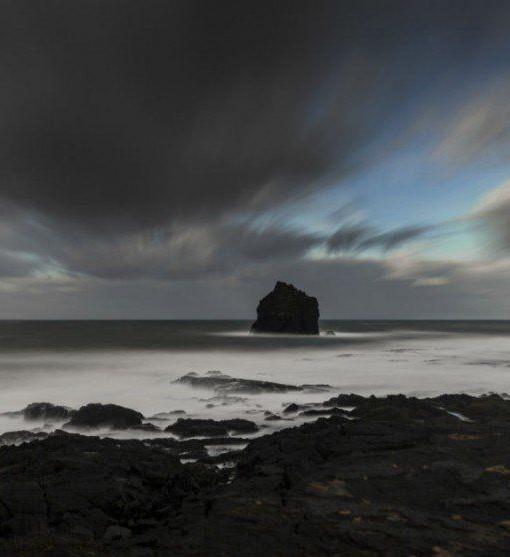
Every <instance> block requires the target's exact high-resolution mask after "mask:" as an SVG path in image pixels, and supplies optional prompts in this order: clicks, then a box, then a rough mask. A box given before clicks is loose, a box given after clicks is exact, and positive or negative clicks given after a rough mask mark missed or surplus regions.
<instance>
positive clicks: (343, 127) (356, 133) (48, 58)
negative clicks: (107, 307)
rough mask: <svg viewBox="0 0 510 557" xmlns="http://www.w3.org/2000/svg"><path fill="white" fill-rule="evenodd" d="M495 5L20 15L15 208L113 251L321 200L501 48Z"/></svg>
mask: <svg viewBox="0 0 510 557" xmlns="http://www.w3.org/2000/svg"><path fill="white" fill-rule="evenodd" d="M489 4H491V6H490V7H491V8H492V9H489V7H488V6H487V5H486V4H485V5H484V6H482V5H481V3H479V2H453V3H448V5H445V3H444V2H431V3H430V2H426V3H425V2H391V1H390V2H378V1H375V0H374V1H367V0H365V1H357V2H347V1H346V2H337V1H320V0H319V1H314V2H312V1H303V0H299V1H297V0H292V1H280V2H276V3H274V2H264V1H258V2H251V1H247V2H233V1H218V2H210V1H196V0H189V1H186V2H177V1H166V0H165V1H157V0H145V1H143V2H140V1H138V0H136V1H135V0H133V1H131V0H124V1H119V2H117V1H113V0H86V1H83V0H73V1H67V0H49V1H47V2H43V3H41V2H37V1H34V0H11V1H8V0H6V1H4V2H2V3H1V4H0V37H1V38H0V73H1V75H2V91H1V92H0V122H1V126H2V136H1V139H0V162H1V165H0V183H1V186H0V196H1V197H2V198H3V199H4V200H8V201H10V202H13V203H15V204H16V205H18V206H20V207H23V208H26V209H27V210H30V211H35V213H36V214H38V215H39V216H40V217H41V218H45V219H47V222H48V223H49V224H50V225H52V226H55V227H57V226H59V227H60V226H64V225H65V226H67V227H69V226H71V227H72V228H82V229H85V230H88V231H91V230H93V231H94V232H95V233H101V231H104V230H108V231H109V232H111V230H112V229H113V230H132V229H138V230H140V229H147V228H150V227H152V226H155V225H162V224H167V223H168V222H173V221H176V220H179V219H186V222H187V221H188V220H189V219H190V218H194V219H202V220H203V219H205V218H207V219H209V218H213V217H215V216H217V215H219V214H224V213H225V212H226V211H232V210H235V209H237V210H241V209H242V210H244V211H252V210H254V209H255V208H260V207H267V206H268V205H270V204H274V203H275V202H279V201H284V200H286V199H288V198H289V197H291V196H295V195H298V194H300V193H302V192H304V191H310V188H317V187H318V184H320V183H326V182H327V181H328V180H329V179H330V178H331V176H332V175H338V173H340V175H341V174H342V173H345V172H349V171H351V170H353V169H354V168H356V166H357V165H359V164H360V162H361V155H360V149H361V148H366V147H367V144H369V143H370V141H372V140H373V139H374V138H375V137H376V136H377V134H378V133H379V132H380V131H381V129H383V128H384V126H385V125H386V123H387V122H388V120H389V119H390V116H391V115H392V113H393V112H394V111H395V110H397V109H399V108H400V107H401V105H402V102H403V101H405V99H406V96H407V95H409V94H411V93H412V92H413V90H414V88H416V86H417V77H418V76H421V77H420V79H422V78H424V79H426V80H428V79H430V78H431V77H432V76H437V70H438V68H437V64H438V62H439V61H440V62H441V64H444V65H445V66H447V65H448V63H452V64H453V63H454V62H455V63H458V64H460V63H461V62H463V61H464V62H465V60H467V59H469V54H470V52H471V51H472V50H475V49H477V48H479V47H480V44H481V43H484V41H485V40H486V38H487V37H488V36H493V37H496V39H497V37H498V33H497V31H498V29H499V28H500V27H501V25H502V23H501V22H502V21H503V20H504V17H503V16H504V15H505V14H502V13H501V12H502V10H501V7H502V6H504V4H501V3H500V4H498V3H489ZM445 44H447V46H448V48H446V47H445ZM435 57H437V60H435ZM423 60H429V63H428V64H421V65H420V61H423ZM430 60H435V61H433V63H430ZM460 65H461V64H460Z"/></svg>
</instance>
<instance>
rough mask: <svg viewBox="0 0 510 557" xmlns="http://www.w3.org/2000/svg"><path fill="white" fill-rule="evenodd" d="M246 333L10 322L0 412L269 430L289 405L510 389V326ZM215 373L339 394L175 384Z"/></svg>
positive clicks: (346, 325) (1, 358) (222, 327)
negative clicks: (338, 397)
mask: <svg viewBox="0 0 510 557" xmlns="http://www.w3.org/2000/svg"><path fill="white" fill-rule="evenodd" d="M248 328H249V323H248V322H241V321H237V322H222V321H203V322H196V321H193V322H166V321H162V322H140V321H138V322H16V323H13V322H2V323H0V412H6V411H14V410H19V409H21V408H23V407H24V406H26V405H27V404H29V403H30V402H35V401H46V402H53V403H56V404H64V405H68V406H71V407H79V406H80V405H82V404H85V403H87V402H103V403H107V402H113V403H116V404H121V405H124V406H128V407H130V408H134V409H136V410H139V411H141V412H142V413H143V414H144V415H145V416H152V415H153V414H156V413H159V412H171V411H173V410H180V409H182V410H185V411H186V413H187V415H188V417H201V418H205V417H208V418H216V419H220V418H233V417H244V418H247V419H251V420H253V421H256V422H258V423H260V424H263V425H264V426H266V427H267V428H268V429H265V431H270V430H272V429H279V428H282V427H288V426H289V425H295V424H296V423H299V421H302V420H298V421H297V422H296V421H294V422H287V421H285V422H266V421H264V414H263V413H264V411H265V410H270V411H272V412H281V410H282V408H283V407H284V406H285V405H287V404H289V403H291V402H298V403H299V402H319V401H323V400H325V399H326V398H329V396H333V395H335V394H337V393H339V392H349V393H350V392H354V393H359V394H363V395H368V394H387V393H396V392H399V393H405V394H412V395H417V396H427V395H435V394H441V393H444V392H467V393H471V394H482V393H486V392H490V391H494V392H505V391H510V350H509V349H510V324H509V323H508V322H435V324H434V322H366V321H364V322H326V323H323V325H322V329H323V330H324V331H325V330H333V331H334V332H335V336H330V335H322V336H320V337H296V336H292V335H286V336H283V337H281V336H274V335H251V334H249V333H248ZM208 370H220V371H222V372H225V373H228V374H230V375H233V376H236V377H243V378H251V379H262V380H268V381H277V382H281V383H289V384H305V383H306V384H310V383H327V384H330V385H331V386H332V390H331V394H328V393H306V392H305V393H294V392H293V393H287V394H263V395H240V396H231V397H226V398H224V397H217V396H215V393H214V392H212V391H206V390H201V389H200V390H199V389H192V388H190V387H188V386H186V385H179V384H175V383H173V381H175V380H176V379H177V378H178V377H180V376H182V375H184V374H186V373H189V372H197V373H205V372H207V371H208ZM211 404H212V405H213V406H212V407H211V406H210V405H211ZM208 405H209V407H207V406H208ZM177 418H178V416H168V420H167V421H166V422H165V421H164V422H161V421H158V422H155V423H157V424H158V425H162V426H164V425H167V424H168V423H172V422H173V421H175V420H176V419H177ZM57 425H58V424H57ZM38 426H39V427H42V426H43V424H37V423H33V422H24V421H23V419H22V418H9V417H5V416H0V432H3V431H12V430H15V429H23V428H24V429H27V428H30V429H32V428H34V427H38ZM54 427H55V424H52V425H48V427H47V428H46V429H52V428H54ZM115 435H117V436H124V437H125V436H133V435H137V436H139V437H148V436H150V435H148V434H147V433H146V432H143V433H142V432H138V433H136V434H134V433H132V432H129V433H128V432H123V433H116V434H115ZM155 435H161V434H155ZM165 435H166V434H165Z"/></svg>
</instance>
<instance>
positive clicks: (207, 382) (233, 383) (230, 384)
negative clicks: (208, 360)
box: [176, 373, 312, 394]
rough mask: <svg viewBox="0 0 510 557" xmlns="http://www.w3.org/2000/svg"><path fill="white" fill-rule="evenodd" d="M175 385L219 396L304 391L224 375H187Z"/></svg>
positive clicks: (299, 388)
mask: <svg viewBox="0 0 510 557" xmlns="http://www.w3.org/2000/svg"><path fill="white" fill-rule="evenodd" d="M176 383H184V384H186V385H190V386H191V387H199V388H202V389H211V390H213V391H216V392H217V393H219V394H230V393H244V394H258V393H288V392H291V391H302V390H304V386H296V385H285V384H284V383H274V382H272V381H258V380H256V379H239V378H237V377H231V376H230V375H226V374H221V375H203V376H199V375H197V374H196V373H188V374H187V375H183V376H182V377H180V378H179V379H177V380H176ZM310 387H312V386H310Z"/></svg>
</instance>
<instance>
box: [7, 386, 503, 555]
mask: <svg viewBox="0 0 510 557" xmlns="http://www.w3.org/2000/svg"><path fill="white" fill-rule="evenodd" d="M91 407H92V408H91ZM27 408H28V409H29V410H27V409H25V410H24V412H27V413H28V416H29V418H28V419H30V415H34V414H35V415H36V416H38V417H40V413H41V412H43V411H44V412H46V413H47V414H48V413H49V414H51V413H52V412H53V413H54V414H56V415H57V416H58V417H59V418H65V419H66V420H68V423H71V425H73V424H74V425H73V427H72V428H68V429H70V430H71V429H72V431H74V430H75V429H76V428H77V427H78V426H77V425H76V423H77V421H78V425H79V427H84V428H87V427H90V424H87V423H84V422H83V420H85V422H87V421H88V422H92V423H95V424H97V423H98V421H97V420H98V419H99V418H98V417H97V416H101V418H100V422H101V423H107V422H108V421H109V420H110V417H111V415H112V412H113V414H115V420H114V421H113V422H111V425H112V427H119V426H120V427H137V426H140V425H142V424H141V423H140V422H141V420H142V418H143V416H141V414H139V413H137V412H136V411H134V410H131V409H122V407H116V406H115V405H95V406H94V405H86V406H84V407H82V408H81V409H78V410H71V409H66V407H54V408H52V405H49V406H45V407H44V408H43V407H39V408H37V407H36V406H34V405H30V406H29V407H27ZM119 408H121V409H122V410H119ZM84 409H85V410H84ZM303 413H308V414H305V415H308V416H317V417H318V418H317V420H316V421H314V422H311V423H307V424H304V425H301V426H299V427H289V428H287V429H284V430H281V431H279V432H276V433H273V434H270V435H264V436H261V437H257V438H250V437H244V435H245V433H251V432H253V431H254V427H256V426H255V424H253V425H252V422H249V421H248V420H242V419H240V420H232V422H235V423H223V422H225V421H223V422H222V421H215V420H193V419H190V418H182V417H179V416H177V415H176V416H175V417H176V418H177V420H176V422H175V424H174V430H177V431H175V433H176V434H178V436H176V437H175V438H159V439H154V438H151V439H144V440H118V439H111V438H99V437H96V436H92V435H81V434H78V433H72V432H70V431H63V430H57V431H55V432H53V433H50V434H47V433H46V434H43V433H41V432H39V433H37V432H30V431H26V432H18V433H17V434H16V433H13V432H10V433H9V434H4V435H2V436H1V437H0V441H1V442H2V443H4V446H2V447H0V474H1V476H0V555H9V556H14V557H15V556H18V555H19V556H34V557H35V556H38V557H39V556H59V557H60V556H63V557H64V556H69V557H71V556H85V555H87V556H93V555H96V556H117V555H118V556H147V557H149V556H160V555H161V556H164V555H179V556H181V555H183V556H187V555H189V556H204V555H208V556H209V555H211V556H223V555H225V556H230V555H240V556H250V557H251V556H256V555H271V556H279V555H282V556H287V555H289V556H291V555H292V556H294V555H303V556H304V555H306V556H309V555H324V556H326V555H349V556H355V557H356V556H360V557H361V556H363V557H367V556H379V555H391V556H394V555H395V556H400V555H402V556H410V555H415V556H422V555H423V556H437V557H449V556H457V555H459V556H460V555H461V556H471V555H480V556H482V555H483V556H487V555H491V556H498V555H508V554H509V552H510V487H509V486H510V400H507V398H506V397H505V396H498V395H488V396H483V397H472V396H469V395H464V394H458V395H442V396H439V397H434V398H428V399H417V398H409V397H405V396H403V395H394V396H388V397H382V398H377V397H361V396H359V395H354V394H340V395H336V396H334V397H330V398H329V399H328V400H326V401H324V402H323V403H321V404H305V405H297V404H291V405H288V406H287V407H286V408H284V409H282V412H281V414H280V415H278V416H275V419H285V420H290V421H289V426H292V421H291V420H292V419H293V417H295V416H299V415H301V414H303ZM323 414H326V415H327V416H329V417H322V415H323ZM108 416H110V417H108ZM273 416H274V415H273ZM121 418H122V419H121ZM123 419H124V420H128V422H129V423H127V422H125V421H123ZM105 420H106V422H105ZM24 435H25V437H24ZM23 441H31V442H23ZM12 443H17V445H16V444H12ZM214 447H223V448H224V449H226V450H228V449H230V452H221V451H220V452H219V454H218V452H216V454H214V453H215V451H212V452H211V448H214Z"/></svg>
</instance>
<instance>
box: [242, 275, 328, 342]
mask: <svg viewBox="0 0 510 557" xmlns="http://www.w3.org/2000/svg"><path fill="white" fill-rule="evenodd" d="M251 330H252V331H253V332H256V333H293V334H302V335H318V334H319V303H318V302H317V298H313V297H312V296H308V295H307V294H305V293H304V292H303V291H301V290H298V289H297V288H295V287H294V286H293V285H292V284H286V283H285V282H280V281H278V282H277V283H276V286H275V287H274V290H273V291H272V292H270V293H269V294H268V295H267V296H265V297H264V298H262V300H260V302H259V305H258V307H257V320H256V321H255V323H253V325H252V327H251Z"/></svg>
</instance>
